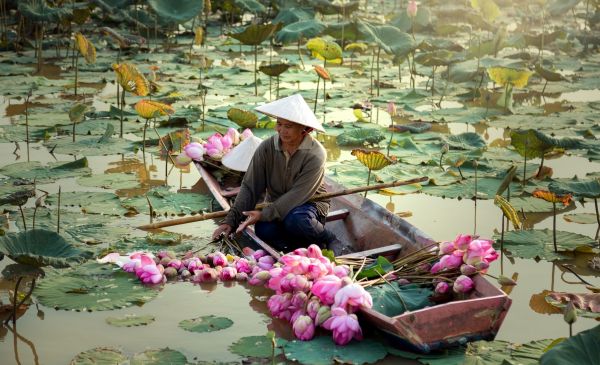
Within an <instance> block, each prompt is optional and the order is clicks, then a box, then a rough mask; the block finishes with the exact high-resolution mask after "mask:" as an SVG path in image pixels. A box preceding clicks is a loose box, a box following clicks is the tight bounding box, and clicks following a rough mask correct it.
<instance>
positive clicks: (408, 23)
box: [389, 3, 431, 32]
mask: <svg viewBox="0 0 600 365" xmlns="http://www.w3.org/2000/svg"><path fill="white" fill-rule="evenodd" d="M389 24H390V25H393V26H395V27H397V28H399V29H400V30H402V31H403V32H411V31H413V30H414V31H415V32H416V31H421V30H422V29H423V28H426V27H429V26H430V25H431V10H429V8H428V7H427V6H426V4H423V3H421V4H419V9H418V11H417V15H416V16H415V17H410V16H409V15H408V14H407V12H406V11H401V12H400V13H399V14H398V15H397V16H395V17H394V18H393V19H392V20H391V21H390V23H389Z"/></svg>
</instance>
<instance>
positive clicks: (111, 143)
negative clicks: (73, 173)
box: [38, 122, 133, 181]
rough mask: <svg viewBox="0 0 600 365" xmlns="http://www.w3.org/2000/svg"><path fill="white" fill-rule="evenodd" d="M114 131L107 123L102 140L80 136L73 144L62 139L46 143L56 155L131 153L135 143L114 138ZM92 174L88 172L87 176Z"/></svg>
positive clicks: (66, 139) (69, 139) (69, 140)
mask: <svg viewBox="0 0 600 365" xmlns="http://www.w3.org/2000/svg"><path fill="white" fill-rule="evenodd" d="M113 130H114V125H113V124H112V123H108V122H107V123H106V131H105V134H104V135H103V136H102V137H100V138H98V136H79V137H77V142H75V143H73V141H72V139H71V138H65V137H60V138H57V139H52V140H50V141H47V142H45V145H46V146H47V147H48V148H53V149H54V152H55V153H60V154H66V155H75V156H77V155H79V156H81V155H86V156H106V155H111V154H117V153H126V152H129V151H131V150H132V148H133V147H132V146H133V143H132V142H131V141H129V140H126V139H123V138H113V137H112V136H111V135H110V133H111V131H113ZM90 172H91V171H88V172H87V174H89V173H90ZM87 174H86V175H87ZM38 181H39V179H38Z"/></svg>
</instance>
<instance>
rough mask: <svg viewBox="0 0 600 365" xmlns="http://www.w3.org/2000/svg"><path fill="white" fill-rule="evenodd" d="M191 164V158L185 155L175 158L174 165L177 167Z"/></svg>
mask: <svg viewBox="0 0 600 365" xmlns="http://www.w3.org/2000/svg"><path fill="white" fill-rule="evenodd" d="M190 162H192V158H191V157H190V156H188V155H187V153H185V152H182V153H180V154H178V155H177V157H175V165H176V166H177V167H185V166H187V165H189V164H190Z"/></svg>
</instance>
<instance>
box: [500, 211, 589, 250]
mask: <svg viewBox="0 0 600 365" xmlns="http://www.w3.org/2000/svg"><path fill="white" fill-rule="evenodd" d="M511 204H512V200H511ZM552 233H553V232H552V230H551V229H531V230H521V231H510V232H505V233H504V249H506V250H507V251H509V252H510V253H511V254H512V255H513V256H517V257H521V258H525V259H536V260H539V259H542V260H547V261H553V260H556V259H562V258H565V256H564V255H563V254H561V252H572V251H575V250H577V249H583V250H587V251H592V250H593V248H594V247H595V246H596V241H595V240H594V239H593V238H591V237H588V236H584V235H582V234H577V233H573V232H566V231H556V246H557V247H558V252H554V245H553V240H552ZM493 239H494V240H495V241H496V244H497V245H498V246H499V244H500V235H499V234H495V235H494V237H493Z"/></svg>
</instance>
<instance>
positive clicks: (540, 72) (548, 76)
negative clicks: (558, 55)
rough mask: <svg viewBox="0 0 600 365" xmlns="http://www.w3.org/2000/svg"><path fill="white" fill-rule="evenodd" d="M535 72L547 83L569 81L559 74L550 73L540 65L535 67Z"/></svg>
mask: <svg viewBox="0 0 600 365" xmlns="http://www.w3.org/2000/svg"><path fill="white" fill-rule="evenodd" d="M535 72H536V73H537V74H538V75H540V76H541V77H543V78H544V80H546V81H566V80H567V79H566V78H565V77H564V76H563V75H561V74H559V73H558V72H554V71H550V70H548V69H545V68H543V67H542V66H540V65H539V64H536V65H535Z"/></svg>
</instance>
